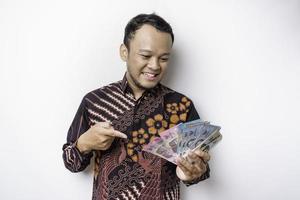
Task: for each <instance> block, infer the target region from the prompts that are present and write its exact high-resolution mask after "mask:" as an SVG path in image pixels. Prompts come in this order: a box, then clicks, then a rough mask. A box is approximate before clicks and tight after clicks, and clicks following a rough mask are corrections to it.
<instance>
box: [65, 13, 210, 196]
mask: <svg viewBox="0 0 300 200" xmlns="http://www.w3.org/2000/svg"><path fill="white" fill-rule="evenodd" d="M173 42H174V35H173V31H172V28H171V26H170V25H169V24H168V23H167V22H166V21H165V20H164V19H162V18H161V17H159V16H158V15H156V14H149V15H148V14H140V15H138V16H136V17H134V18H133V19H131V20H130V21H129V23H128V24H127V26H126V28H125V35H124V41H123V44H121V46H120V56H121V59H122V60H123V61H124V62H125V63H126V66H127V71H126V73H125V75H124V77H123V79H122V80H120V81H118V82H114V83H111V84H109V85H107V86H104V87H101V88H99V89H96V90H94V91H91V92H89V93H88V94H86V95H85V96H84V98H83V100H82V102H81V104H80V106H79V108H78V111H77V113H76V115H75V118H74V120H73V122H72V124H71V126H70V129H69V131H68V136H67V142H66V143H65V144H64V145H63V159H64V163H65V166H66V167H67V168H68V169H69V170H70V171H72V172H79V171H82V170H84V169H85V168H86V167H87V166H88V165H89V164H90V160H91V158H92V156H93V154H95V166H94V187H93V199H94V200H100V199H101V200H102V199H114V200H115V199H141V200H148V199H149V200H151V199H175V200H176V199H179V198H180V194H179V191H180V190H179V183H180V181H183V182H184V183H185V184H187V185H190V184H195V183H198V182H199V181H201V180H204V179H206V178H208V177H209V168H208V164H207V162H208V161H209V158H210V156H209V155H208V153H206V152H203V151H200V150H197V151H194V152H193V153H190V154H189V155H188V156H187V158H186V159H183V158H180V159H178V161H177V165H175V164H173V163H170V162H168V161H166V160H164V159H162V158H160V157H157V156H155V155H153V154H151V153H148V152H144V151H142V147H143V145H145V144H147V143H149V142H150V141H151V140H153V139H154V138H155V137H160V135H159V134H160V133H161V132H162V131H164V130H167V129H168V128H171V127H173V126H175V125H176V124H179V123H181V122H187V121H191V120H195V119H199V115H198V113H197V111H196V109H195V107H194V105H193V103H192V101H191V100H190V99H189V98H188V97H186V96H185V95H183V94H180V93H178V92H176V91H174V90H172V89H170V88H167V87H166V86H164V85H162V84H161V83H160V81H161V80H162V78H163V77H164V74H165V72H166V69H167V67H168V63H169V57H170V54H171V50H172V45H173Z"/></svg>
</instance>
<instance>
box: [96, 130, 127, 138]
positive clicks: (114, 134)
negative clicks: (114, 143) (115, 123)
mask: <svg viewBox="0 0 300 200" xmlns="http://www.w3.org/2000/svg"><path fill="white" fill-rule="evenodd" d="M99 133H101V134H102V135H106V136H111V137H119V138H124V139H126V138H127V135H126V134H124V133H122V132H120V131H117V130H114V129H113V128H110V129H101V130H99Z"/></svg>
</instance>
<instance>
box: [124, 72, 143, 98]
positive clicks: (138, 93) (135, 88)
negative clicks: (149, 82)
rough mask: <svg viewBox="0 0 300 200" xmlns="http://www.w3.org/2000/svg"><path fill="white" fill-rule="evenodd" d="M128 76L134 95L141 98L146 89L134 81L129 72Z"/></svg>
mask: <svg viewBox="0 0 300 200" xmlns="http://www.w3.org/2000/svg"><path fill="white" fill-rule="evenodd" d="M126 78H127V81H128V84H129V86H130V88H131V89H132V92H133V95H134V98H135V99H139V98H140V97H141V96H142V95H143V93H144V92H145V89H142V88H140V87H138V86H137V85H136V84H135V83H134V81H133V80H132V79H131V77H130V75H129V74H128V73H126Z"/></svg>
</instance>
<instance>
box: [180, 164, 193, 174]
mask: <svg viewBox="0 0 300 200" xmlns="http://www.w3.org/2000/svg"><path fill="white" fill-rule="evenodd" d="M177 166H178V167H179V168H180V169H181V170H182V172H183V173H184V174H185V175H186V176H192V172H191V171H190V170H189V169H188V168H187V167H186V166H185V165H183V164H182V163H180V162H179V163H178V164H177Z"/></svg>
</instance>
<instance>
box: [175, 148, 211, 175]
mask: <svg viewBox="0 0 300 200" xmlns="http://www.w3.org/2000/svg"><path fill="white" fill-rule="evenodd" d="M209 159H210V155H209V154H208V153H207V152H205V151H202V150H200V149H197V150H195V151H190V152H189V153H188V155H187V156H186V157H185V158H183V157H179V158H178V160H177V168H176V174H177V176H178V178H180V179H181V180H183V181H193V180H195V179H197V178H199V177H200V176H202V175H203V174H204V173H205V172H206V170H207V162H208V161H209Z"/></svg>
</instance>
